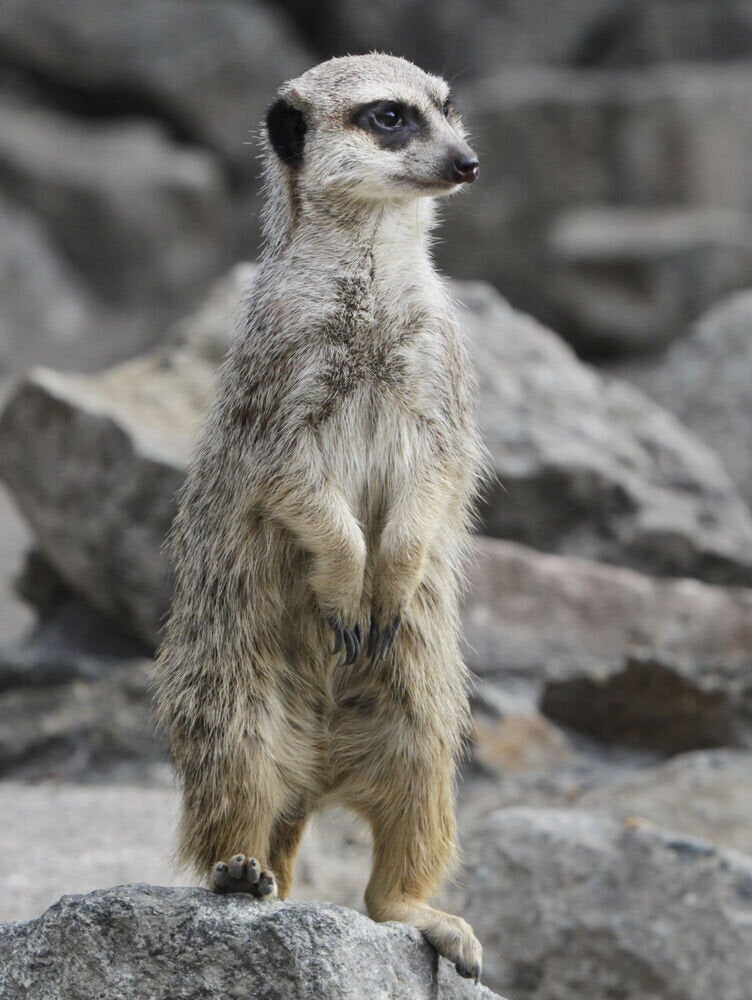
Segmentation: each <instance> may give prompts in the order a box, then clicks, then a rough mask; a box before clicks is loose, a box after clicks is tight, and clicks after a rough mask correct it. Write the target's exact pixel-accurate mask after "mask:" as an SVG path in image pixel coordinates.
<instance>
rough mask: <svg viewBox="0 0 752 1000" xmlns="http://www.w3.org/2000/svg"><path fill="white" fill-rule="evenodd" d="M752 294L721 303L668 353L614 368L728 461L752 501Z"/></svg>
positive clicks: (614, 370)
mask: <svg viewBox="0 0 752 1000" xmlns="http://www.w3.org/2000/svg"><path fill="white" fill-rule="evenodd" d="M751 365H752V292H750V291H746V292H741V293H739V294H737V295H733V296H731V297H730V298H729V299H727V300H726V301H724V302H721V303H719V304H718V305H717V306H716V307H715V308H714V309H712V310H711V311H710V312H709V313H707V315H705V316H704V317H703V318H702V319H701V320H700V321H699V322H698V323H697V324H696V325H695V326H694V328H693V329H692V330H691V332H690V334H689V336H687V337H685V338H684V339H683V340H681V341H678V342H677V343H676V344H674V345H673V346H672V347H671V348H670V349H669V350H668V351H667V352H666V353H665V354H664V355H663V356H661V357H658V358H653V359H645V360H641V361H636V360H635V361H630V362H625V361H622V362H620V363H619V364H618V365H615V366H614V367H613V368H612V369H611V370H612V371H613V372H614V373H615V374H617V375H619V376H620V377H624V378H626V379H629V381H630V382H633V383H634V384H635V385H637V386H638V387H639V388H640V389H641V390H642V391H643V392H645V393H646V394H647V395H648V396H651V397H652V398H653V399H655V400H658V401H659V402H660V404H661V406H665V407H666V409H668V410H671V411H672V412H673V413H675V414H676V416H677V417H678V418H679V419H680V420H681V421H682V422H683V423H684V424H686V425H687V427H689V428H691V429H692V430H693V431H694V433H695V434H696V435H697V436H698V437H699V438H701V439H702V440H703V441H705V442H706V444H709V445H710V446H711V447H712V448H714V449H715V450H716V451H717V452H718V454H719V455H720V456H721V458H722V459H723V460H724V462H725V465H726V468H727V469H728V471H729V475H730V476H731V478H732V479H733V481H734V483H735V484H736V486H737V488H738V489H739V492H740V493H741V494H742V496H743V497H744V499H745V500H746V501H747V503H748V504H750V505H752V449H750V447H749V442H750V437H751V435H752V385H751V384H750V379H749V377H748V375H749V371H750V366H751Z"/></svg>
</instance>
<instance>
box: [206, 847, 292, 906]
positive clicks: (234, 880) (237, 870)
mask: <svg viewBox="0 0 752 1000" xmlns="http://www.w3.org/2000/svg"><path fill="white" fill-rule="evenodd" d="M211 888H212V889H213V890H214V892H219V893H226V892H249V893H250V894H251V895H252V896H255V897H256V898H257V899H266V898H267V897H268V898H270V899H276V898H277V879H276V878H275V875H274V873H273V872H271V871H268V870H267V869H261V868H260V867H259V863H258V861H257V860H256V859H255V858H247V857H246V856H245V854H236V855H235V856H234V857H232V858H230V861H229V863H228V862H225V861H218V862H217V863H216V865H215V866H214V870H213V871H212V876H211Z"/></svg>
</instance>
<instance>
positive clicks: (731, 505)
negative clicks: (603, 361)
mask: <svg viewBox="0 0 752 1000" xmlns="http://www.w3.org/2000/svg"><path fill="white" fill-rule="evenodd" d="M454 288H455V290H456V294H457V296H458V298H459V299H460V300H461V302H462V303H463V304H464V311H463V313H462V316H461V322H462V325H463V327H464V329H465V330H466V332H467V335H468V339H469V342H470V347H471V355H472V359H473V362H474V364H475V368H476V370H477V372H478V376H479V381H480V409H479V417H480V423H481V427H482V430H483V433H484V438H485V441H486V444H487V445H488V448H489V450H490V453H491V458H492V461H493V470H494V472H495V473H496V477H497V478H496V480H495V481H494V482H492V483H491V484H490V485H489V488H488V489H487V491H486V496H487V503H486V505H485V508H484V510H483V512H482V522H483V529H484V531H485V533H487V534H490V535H494V536H497V537H506V538H512V539H515V540H517V541H521V542H524V543H526V544H528V545H532V546H533V547H535V548H539V549H543V550H547V551H554V552H557V553H560V554H577V555H578V556H585V557H587V558H591V559H598V560H603V561H606V562H613V563H620V564H623V565H627V566H630V567H632V568H635V569H639V570H641V571H643V572H649V573H656V574H669V575H682V576H697V577H699V578H701V579H704V580H708V581H710V582H716V583H736V584H745V583H749V582H752V516H751V515H750V511H749V510H748V508H747V507H746V506H745V505H744V504H743V503H742V502H741V499H740V498H739V496H738V495H737V493H736V491H735V489H734V487H733V485H732V483H731V481H730V479H729V477H728V474H727V473H726V472H725V470H724V469H723V467H722V466H721V463H720V462H719V460H718V459H717V458H716V456H715V455H714V454H713V453H712V452H711V451H710V450H709V449H707V448H705V447H704V446H703V445H702V444H701V443H700V442H699V441H698V440H696V439H695V438H694V437H692V435H691V434H689V433H688V432H686V431H685V430H684V428H683V427H682V426H681V425H680V424H679V422H678V421H677V420H676V419H674V418H673V417H672V416H671V415H670V414H668V413H666V412H665V411H664V410H662V409H661V408H660V407H658V406H657V405H651V404H650V403H649V401H648V400H647V398H646V397H645V396H643V395H642V394H641V393H639V392H636V391H635V390H633V389H632V388H631V387H630V386H628V385H626V384H622V383H619V382H617V381H615V380H613V379H604V378H603V377H602V376H600V375H599V374H597V373H596V372H595V371H594V370H592V369H590V368H588V367H587V366H585V365H583V364H582V363H580V362H579V361H578V360H577V358H576V357H575V356H574V354H573V353H572V351H571V350H570V349H569V348H568V347H567V346H566V345H565V344H563V343H562V342H561V340H560V339H559V338H558V337H556V336H555V334H553V333H551V332H550V331H549V330H546V329H544V328H543V327H541V326H540V325H539V324H538V323H536V322H535V321H534V320H532V319H530V318H529V317H526V316H524V315H523V314H521V313H517V312H515V311H514V310H512V309H511V308H510V307H509V306H508V305H507V304H506V303H505V302H504V301H503V300H502V299H501V298H500V297H499V296H498V295H497V294H496V293H495V292H494V291H493V289H491V288H490V287H489V286H487V285H483V284H480V283H458V284H456V285H455V286H454Z"/></svg>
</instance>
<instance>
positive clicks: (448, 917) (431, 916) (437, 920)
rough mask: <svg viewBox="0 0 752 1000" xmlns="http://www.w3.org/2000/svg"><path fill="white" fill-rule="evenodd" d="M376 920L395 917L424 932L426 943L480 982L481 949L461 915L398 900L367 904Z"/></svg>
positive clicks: (462, 971)
mask: <svg viewBox="0 0 752 1000" xmlns="http://www.w3.org/2000/svg"><path fill="white" fill-rule="evenodd" d="M369 912H371V913H372V916H373V919H375V920H380V921H383V920H397V921H400V922H401V923H404V924H412V926H413V927H417V928H418V930H420V931H422V932H423V935H424V937H425V938H426V940H427V941H428V943H429V944H431V945H433V947H434V948H435V949H436V951H437V952H438V953H439V954H440V955H443V956H444V958H448V959H449V961H450V962H452V964H453V965H454V967H455V969H456V970H457V972H459V974H460V975H461V976H464V977H465V979H474V980H475V982H476V983H477V982H480V974H481V970H482V967H483V949H482V948H481V945H480V941H478V939H477V938H476V936H475V934H474V933H473V929H472V927H471V926H470V924H468V923H467V921H466V920H463V919H462V917H455V916H453V914H451V913H444V912H443V911H442V910H435V909H434V908H433V907H432V906H428V905H427V904H426V903H413V904H410V903H408V902H398V903H391V904H382V905H377V906H369Z"/></svg>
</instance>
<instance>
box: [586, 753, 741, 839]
mask: <svg viewBox="0 0 752 1000" xmlns="http://www.w3.org/2000/svg"><path fill="white" fill-rule="evenodd" d="M750 803H752V753H748V752H743V751H738V750H702V751H696V752H695V753H685V754H681V755H680V756H679V757H675V758H674V759H673V760H671V761H669V762H668V763H667V764H663V765H662V766H661V767H657V768H650V769H648V770H642V771H640V772H638V773H636V774H632V775H631V776H627V777H622V778H621V779H619V780H617V781H615V782H612V783H609V784H606V785H604V786H603V787H601V788H595V789H592V790H590V791H587V792H585V794H583V795H582V796H580V797H579V798H577V800H576V803H575V804H576V806H577V808H578V809H584V810H585V811H587V812H597V813H606V814H608V815H611V816H613V817H615V818H616V819H618V820H622V821H625V820H628V819H629V818H630V817H633V816H639V817H640V818H642V819H646V820H649V821H650V822H651V823H655V824H657V825H658V826H663V827H666V828H670V829H672V830H679V831H681V832H682V833H683V834H688V835H689V836H692V837H700V838H702V839H703V840H709V841H712V842H713V843H714V844H719V845H722V846H723V847H731V848H733V849H734V850H737V851H743V852H744V853H746V854H749V855H752V827H751V826H750V822H749V815H750Z"/></svg>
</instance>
